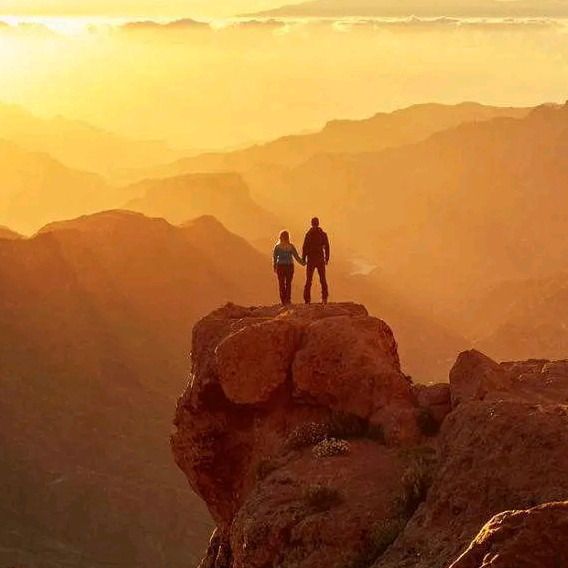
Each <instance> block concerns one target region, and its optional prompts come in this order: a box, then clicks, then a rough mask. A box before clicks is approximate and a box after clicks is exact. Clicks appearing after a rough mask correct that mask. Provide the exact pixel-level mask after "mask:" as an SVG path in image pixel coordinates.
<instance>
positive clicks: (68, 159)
mask: <svg viewBox="0 0 568 568" xmlns="http://www.w3.org/2000/svg"><path fill="white" fill-rule="evenodd" d="M0 125H1V126H2V130H1V133H0V136H1V137H2V138H3V139H5V140H9V141H11V142H14V143H16V144H18V145H20V146H21V147H22V148H25V149H27V150H29V151H32V152H41V153H46V154H49V155H50V156H51V157H52V158H55V159H56V160H59V161H61V162H62V163H64V164H65V165H66V166H68V167H70V168H73V169H77V170H87V171H92V172H96V173H98V174H101V175H104V176H105V177H114V176H116V175H119V174H120V173H121V172H122V171H123V170H128V169H130V168H140V167H142V166H145V165H147V164H148V163H162V162H168V161H172V160H174V159H175V158H176V157H178V156H180V155H181V154H180V153H179V152H178V151H175V150H172V149H171V148H169V147H168V146H167V145H166V144H165V143H163V142H155V141H137V140H129V139H127V138H124V137H122V136H118V135H117V134H114V133H111V132H107V131H105V130H103V129H100V128H95V127H94V126H91V125H89V124H87V123H84V122H80V121H74V120H68V119H66V118H64V117H61V116H58V117H55V118H51V119H43V118H39V117H37V116H35V115H33V114H32V113H30V112H28V111H27V110H25V109H24V108H22V107H20V106H16V105H7V104H2V103H0Z"/></svg>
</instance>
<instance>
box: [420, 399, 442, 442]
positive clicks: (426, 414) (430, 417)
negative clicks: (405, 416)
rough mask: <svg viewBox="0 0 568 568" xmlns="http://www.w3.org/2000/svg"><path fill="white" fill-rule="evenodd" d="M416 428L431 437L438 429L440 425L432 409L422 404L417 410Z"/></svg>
mask: <svg viewBox="0 0 568 568" xmlns="http://www.w3.org/2000/svg"><path fill="white" fill-rule="evenodd" d="M418 428H420V432H422V434H424V436H428V437H432V436H435V435H436V434H437V433H438V432H439V431H440V425H439V424H438V421H437V420H436V418H435V417H434V413H433V412H432V409H430V408H428V407H426V406H423V407H421V408H420V410H419V411H418Z"/></svg>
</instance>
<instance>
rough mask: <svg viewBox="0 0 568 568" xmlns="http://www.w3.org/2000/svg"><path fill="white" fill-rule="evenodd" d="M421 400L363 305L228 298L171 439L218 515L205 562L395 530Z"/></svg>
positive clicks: (320, 561) (199, 338) (353, 550)
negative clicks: (252, 303)
mask: <svg viewBox="0 0 568 568" xmlns="http://www.w3.org/2000/svg"><path fill="white" fill-rule="evenodd" d="M442 398H443V397H442ZM439 399H440V395H438V399H437V400H436V402H438V400H439ZM424 412H427V410H425V409H424V408H421V407H420V406H419V404H418V398H417V396H416V395H415V393H414V392H413V390H412V385H411V382H410V380H409V379H408V378H407V377H406V376H405V375H404V374H403V373H402V372H401V369H400V363H399V358H398V353H397V346H396V342H395V340H394V337H393V334H392V332H391V330H390V329H389V327H388V326H387V325H386V324H385V323H384V322H382V321H380V320H378V319H375V318H372V317H369V315H368V314H367V312H366V310H365V309H364V308H363V307H362V306H357V305H354V304H332V305H327V306H318V305H314V306H297V307H293V308H291V309H283V308H258V309H255V308H250V309H246V308H241V307H237V306H233V305H228V306H226V307H225V308H223V309H220V310H218V311H216V312H214V313H212V314H211V315H210V316H208V317H207V318H205V319H203V320H202V321H201V322H200V323H199V324H198V325H197V326H196V327H195V329H194V334H193V358H192V377H191V384H190V386H189V388H188V389H187V391H186V392H185V394H184V395H183V397H182V398H181V399H180V401H179V404H178V409H177V416H176V425H177V432H176V433H175V434H174V435H173V437H172V445H173V450H174V454H175V459H176V462H177V463H178V465H179V467H180V468H181V469H182V470H183V471H184V472H185V474H186V476H187V478H188V480H189V482H190V484H191V486H192V487H193V489H194V490H195V491H196V492H197V493H198V494H199V495H200V496H201V497H202V498H203V499H204V500H205V502H206V503H207V505H208V507H209V509H210V511H211V514H212V515H213V517H214V519H215V520H216V522H217V523H218V527H219V528H218V531H217V533H216V534H215V535H214V537H213V538H212V541H211V547H210V550H209V553H208V557H207V559H206V561H204V564H203V565H204V566H214V567H216V568H222V567H223V566H232V567H234V568H238V567H243V568H244V567H247V568H249V567H252V566H272V565H281V566H290V567H291V566H305V567H319V566H321V567H322V568H323V567H324V566H328V565H329V559H330V558H334V557H341V558H344V559H345V562H347V559H348V558H350V557H353V558H354V559H355V558H356V557H358V556H359V555H361V554H362V553H364V554H371V553H372V546H373V543H372V540H373V536H372V534H371V533H372V531H373V527H375V528H374V530H375V531H376V532H377V531H378V532H381V530H382V531H384V532H385V533H387V537H390V538H391V539H392V538H394V536H393V534H392V531H394V530H395V529H396V526H394V523H393V526H392V527H390V526H385V527H383V523H384V522H385V520H386V519H389V518H390V517H391V516H396V515H397V514H398V509H400V508H404V507H406V506H408V505H409V504H408V503H407V501H408V500H409V498H407V496H406V492H407V491H408V490H409V487H408V485H409V483H410V481H409V480H405V477H404V476H405V472H406V470H407V469H408V468H409V467H411V464H412V463H413V460H415V459H418V458H417V457H415V456H413V455H412V453H411V452H409V454H408V455H406V454H405V453H404V452H401V447H402V446H407V445H416V444H419V443H420V442H421V441H423V440H424V439H426V436H425V435H424V434H423V433H422V432H421V430H420V423H421V422H420V418H421V416H422V414H423V413H424ZM379 480H380V482H379ZM389 531H390V532H389Z"/></svg>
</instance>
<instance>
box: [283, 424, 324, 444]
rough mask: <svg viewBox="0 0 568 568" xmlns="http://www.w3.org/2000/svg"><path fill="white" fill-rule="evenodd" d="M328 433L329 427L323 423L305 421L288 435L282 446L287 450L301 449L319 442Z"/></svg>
mask: <svg viewBox="0 0 568 568" xmlns="http://www.w3.org/2000/svg"><path fill="white" fill-rule="evenodd" d="M328 434H329V429H328V427H327V426H326V425H325V424H321V423H318V422H305V423H304V424H300V425H299V426H298V427H297V428H296V429H295V430H293V431H292V432H291V433H290V434H289V435H288V438H287V439H286V442H285V443H284V446H285V447H286V448H287V449H288V450H302V449H304V448H309V447H310V446H315V445H317V444H319V443H320V442H321V441H322V440H324V439H325V438H327V436H328Z"/></svg>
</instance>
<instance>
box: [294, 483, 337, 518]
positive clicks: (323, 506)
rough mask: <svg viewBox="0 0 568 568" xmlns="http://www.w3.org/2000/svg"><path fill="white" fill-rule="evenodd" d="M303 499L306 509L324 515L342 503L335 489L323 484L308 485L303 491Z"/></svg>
mask: <svg viewBox="0 0 568 568" xmlns="http://www.w3.org/2000/svg"><path fill="white" fill-rule="evenodd" d="M303 497H304V502H305V503H306V505H307V507H308V508H309V509H312V510H314V511H316V512H318V513H325V512H326V511H329V510H330V509H333V508H334V507H337V506H338V505H339V504H340V503H341V501H342V499H341V494H340V493H339V491H338V490H337V489H335V488H333V487H330V486H329V485H325V484H323V483H314V484H312V485H308V486H307V487H306V488H305V489H304V493H303Z"/></svg>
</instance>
